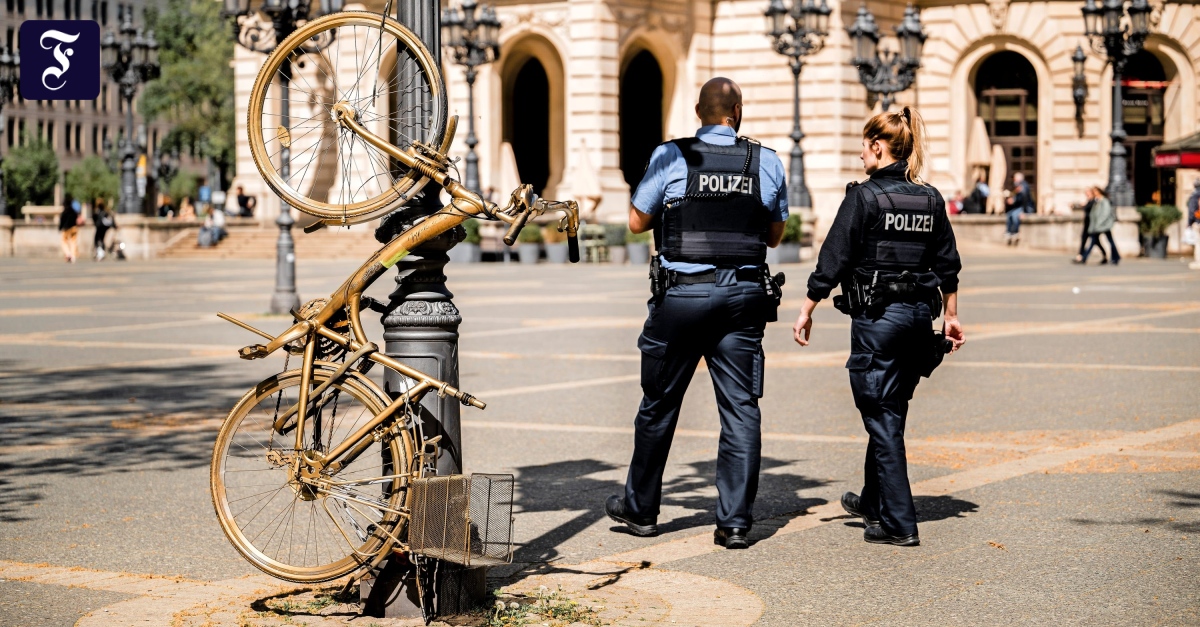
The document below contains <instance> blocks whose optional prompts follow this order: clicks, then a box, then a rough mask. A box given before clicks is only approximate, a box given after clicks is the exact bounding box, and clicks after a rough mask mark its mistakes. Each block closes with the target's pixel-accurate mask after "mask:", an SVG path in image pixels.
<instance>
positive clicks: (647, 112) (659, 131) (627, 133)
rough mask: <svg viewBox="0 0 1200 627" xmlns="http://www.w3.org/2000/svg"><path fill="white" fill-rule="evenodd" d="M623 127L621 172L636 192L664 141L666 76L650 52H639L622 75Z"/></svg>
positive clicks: (621, 112)
mask: <svg viewBox="0 0 1200 627" xmlns="http://www.w3.org/2000/svg"><path fill="white" fill-rule="evenodd" d="M620 124H621V172H622V173H624V175H625V182H626V183H629V188H630V191H633V190H634V189H636V188H637V185H638V183H640V182H642V177H643V176H644V175H645V174H646V164H647V162H649V160H650V154H651V153H653V152H654V148H655V147H656V146H658V145H659V144H661V143H662V141H663V73H662V68H660V67H659V65H658V60H657V59H655V58H654V55H653V54H651V53H650V51H648V50H643V51H641V52H639V53H637V55H636V56H634V57H633V59H631V60H630V61H629V65H627V66H626V67H625V72H624V73H623V74H621V102H620Z"/></svg>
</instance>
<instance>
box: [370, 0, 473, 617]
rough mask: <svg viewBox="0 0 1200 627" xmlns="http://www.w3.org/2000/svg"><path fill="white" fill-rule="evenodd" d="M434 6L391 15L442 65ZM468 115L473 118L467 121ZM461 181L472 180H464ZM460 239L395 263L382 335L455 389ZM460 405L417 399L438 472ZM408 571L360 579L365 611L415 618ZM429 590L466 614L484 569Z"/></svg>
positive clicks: (392, 223)
mask: <svg viewBox="0 0 1200 627" xmlns="http://www.w3.org/2000/svg"><path fill="white" fill-rule="evenodd" d="M438 9H439V4H438V1H437V0H420V1H415V0H414V1H406V2H400V3H398V6H397V8H396V19H397V20H399V21H400V23H401V24H404V25H405V26H407V27H409V28H410V29H412V31H413V32H414V33H415V34H416V35H417V37H419V38H420V39H421V41H422V42H423V43H424V44H425V46H426V47H427V48H428V49H429V51H430V52H431V53H432V54H433V56H434V59H435V60H437V62H438V65H439V66H440V65H441V45H440V23H439V22H440V20H439V10H438ZM400 71H401V72H404V73H405V74H408V73H410V72H414V71H415V70H414V68H413V65H412V64H403V67H402V68H401V70H400ZM412 78H414V77H412V76H407V75H402V76H401V77H400V81H399V83H398V84H400V85H408V84H412V81H411V79H412ZM402 96H403V97H402V98H401V99H400V106H401V107H403V108H404V110H406V111H412V112H413V113H414V114H413V115H409V116H406V117H407V119H409V120H412V121H413V122H410V124H419V123H420V122H419V121H420V120H422V119H423V118H424V117H425V115H424V113H425V112H426V111H428V107H430V106H431V103H429V102H427V101H426V100H425V98H426V97H425V96H424V95H423V94H415V93H412V92H407V93H405V94H402ZM473 119H474V116H473V115H472V124H473ZM405 133H406V134H407V135H408V136H409V137H420V136H422V133H420V132H419V129H414V128H412V127H409V128H407V129H405ZM469 136H470V135H469ZM468 167H469V166H468ZM468 172H469V170H468ZM469 176H470V175H469V174H468V177H469ZM467 185H468V186H470V185H471V183H470V178H468V183H467ZM476 186H478V182H477V181H476ZM440 191H441V188H440V187H438V186H436V185H433V184H429V185H426V186H425V188H424V190H423V191H422V192H421V195H420V197H419V198H417V199H416V200H414V201H413V202H411V203H409V204H408V205H407V206H405V207H404V208H402V209H400V210H399V211H397V212H396V213H394V214H392V215H391V216H388V218H387V219H386V220H385V221H384V223H383V225H381V227H380V229H379V231H377V232H376V237H377V238H379V239H383V240H385V241H386V240H387V239H390V237H391V236H392V234H394V233H396V232H398V231H399V230H403V229H405V228H408V227H409V226H410V225H412V223H413V222H414V221H415V220H418V219H420V218H423V217H424V216H427V215H429V214H431V213H434V212H436V211H437V210H439V209H441V201H440V200H438V194H439V192H440ZM465 237H466V232H465V231H464V230H463V229H462V228H461V227H456V228H454V229H452V230H451V231H449V232H447V233H444V234H442V235H440V236H438V237H436V238H434V239H432V240H430V241H428V242H425V243H424V244H422V245H420V246H419V247H417V248H416V249H415V250H413V251H412V253H411V254H409V255H408V256H407V257H405V258H404V260H403V261H401V262H400V263H398V264H396V269H397V271H398V272H397V276H396V290H395V291H393V292H392V293H391V299H390V302H389V309H388V311H387V313H386V314H384V315H383V338H384V340H385V341H386V345H385V350H386V352H387V354H388V355H389V356H391V357H394V358H396V359H398V360H400V361H401V362H403V363H405V364H407V365H409V366H412V367H414V368H416V369H418V370H420V371H422V372H425V373H428V374H430V375H432V376H434V377H437V378H438V379H441V380H443V381H446V382H448V383H449V384H450V385H453V386H455V387H457V386H458V326H459V324H460V323H461V322H462V316H460V315H459V312H458V308H457V307H455V306H454V302H453V301H452V300H451V299H452V298H453V296H454V295H453V294H451V293H450V290H449V289H447V287H446V275H445V274H444V273H443V272H444V270H445V267H446V263H447V262H448V261H449V260H450V259H449V257H447V256H446V251H447V250H449V249H450V248H451V247H453V246H454V245H455V244H457V243H458V242H461V241H462V240H463V239H464V238H465ZM407 383H408V382H407V381H406V380H404V379H403V377H401V376H400V375H399V374H398V373H396V372H394V371H391V370H389V371H387V372H386V373H385V375H384V389H385V390H387V391H388V393H389V394H392V395H398V394H400V393H401V392H402V391H403V390H404V389H406V387H407ZM459 408H460V405H459V403H458V401H456V400H454V399H452V398H450V397H445V398H440V397H439V396H438V395H436V394H427V395H425V398H424V399H422V401H421V420H422V424H423V427H424V430H425V434H426V435H427V436H428V437H433V436H435V435H440V436H442V440H441V444H440V446H441V449H440V455H439V457H438V460H437V471H438V474H440V475H449V474H457V473H460V472H462V430H461V425H460V422H459ZM411 575H412V571H411V570H408V569H407V567H406V566H405V565H403V563H402V562H399V561H397V560H390V559H389V560H387V561H386V562H385V563H384V566H383V569H382V571H381V572H380V573H378V574H377V577H376V578H375V579H374V580H373V581H372V580H364V583H363V585H362V586H361V587H360V590H359V594H360V596H361V598H362V599H363V601H364V603H365V604H366V605H365V608H364V612H370V613H371V614H372V615H375V616H384V617H404V616H420V608H419V607H416V606H415V604H414V600H415V594H412V582H413V580H412V579H411ZM399 586H406V587H407V588H408V590H407V592H408V594H404V593H395V592H394V591H395V590H396V589H397V587H399ZM435 588H436V594H435V598H436V599H437V610H438V612H439V613H441V614H451V613H455V612H458V611H465V610H466V609H468V606H469V605H471V604H474V603H477V602H479V601H480V600H482V599H483V597H484V596H485V594H486V578H485V570H484V569H482V568H472V569H467V568H462V567H456V566H455V565H454V564H450V563H443V564H442V565H441V567H440V568H439V570H438V581H437V582H436V584H435ZM460 605H461V607H460Z"/></svg>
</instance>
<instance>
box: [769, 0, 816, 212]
mask: <svg viewBox="0 0 1200 627" xmlns="http://www.w3.org/2000/svg"><path fill="white" fill-rule="evenodd" d="M791 2H792V6H791V9H788V8H786V7H785V6H784V5H783V0H771V4H770V5H769V6H767V10H766V12H765V13H764V15H765V16H766V18H767V35H768V36H769V37H771V40H772V44H773V46H774V48H775V52H778V53H779V54H782V55H783V56H785V57H788V58H790V59H791V67H792V83H793V86H792V87H793V89H792V105H793V107H792V142H793V144H794V145H793V146H792V163H791V168H790V171H789V173H788V179H789V180H788V205H790V206H792V207H802V208H811V207H812V198H811V197H810V196H809V195H808V185H806V184H805V182H804V150H803V149H802V148H800V140H802V139H804V132H803V131H801V130H800V70H802V69H804V57H807V56H808V55H811V54H816V53H817V52H820V50H821V48H824V47H825V36H826V35H828V34H829V15H830V14H831V13H833V10H832V9H830V8H829V4H828V3H827V2H826V0H821V4H819V5H818V4H817V3H816V0H791Z"/></svg>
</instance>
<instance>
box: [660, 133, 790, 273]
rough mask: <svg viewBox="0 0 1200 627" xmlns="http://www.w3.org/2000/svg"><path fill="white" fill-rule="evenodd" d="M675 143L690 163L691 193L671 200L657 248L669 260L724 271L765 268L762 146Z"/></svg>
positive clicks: (694, 141)
mask: <svg viewBox="0 0 1200 627" xmlns="http://www.w3.org/2000/svg"><path fill="white" fill-rule="evenodd" d="M672 142H673V143H674V144H675V145H676V146H677V147H678V148H679V151H680V152H681V153H683V158H684V160H685V161H686V162H687V167H688V171H687V192H686V193H685V195H684V196H681V197H679V198H672V199H668V200H667V202H666V208H665V209H664V210H663V213H662V218H661V219H660V220H657V221H656V223H655V226H654V243H655V246H656V247H657V248H658V251H659V252H660V253H661V254H662V256H663V257H666V258H667V259H669V260H671V261H684V262H688V263H706V264H711V265H714V266H721V267H735V266H749V265H761V264H763V263H764V262H765V261H766V257H767V239H766V236H767V230H768V227H769V226H770V222H771V214H770V211H768V210H767V208H766V207H765V206H763V203H762V192H761V190H760V189H759V183H760V182H759V176H758V171H759V170H758V163H759V156H760V154H761V152H762V147H761V146H759V145H758V144H756V143H753V142H750V141H748V140H745V139H738V141H737V143H735V144H733V145H732V146H717V145H714V144H709V143H706V142H703V141H700V140H699V139H696V138H694V137H691V138H686V139H676V140H672Z"/></svg>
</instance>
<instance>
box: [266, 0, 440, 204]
mask: <svg viewBox="0 0 1200 627" xmlns="http://www.w3.org/2000/svg"><path fill="white" fill-rule="evenodd" d="M338 103H346V104H349V105H350V106H351V107H353V108H354V110H355V113H356V114H357V119H358V120H359V121H360V123H362V124H363V126H365V127H366V128H367V129H368V130H370V131H371V132H373V133H375V134H376V135H378V136H380V137H382V138H384V139H386V140H388V141H390V142H391V143H393V144H395V145H396V146H399V147H400V148H402V149H403V148H407V147H408V146H409V145H411V144H412V143H413V142H414V141H419V142H422V143H425V144H430V145H433V146H434V147H440V146H441V143H442V141H443V139H444V136H445V133H446V109H447V105H446V90H445V87H444V85H443V82H442V76H441V72H440V70H439V68H438V66H437V64H436V63H435V62H434V59H433V57H432V56H431V55H430V54H429V51H428V50H426V49H425V47H424V46H423V45H422V44H421V42H420V40H419V39H418V38H417V37H416V35H414V34H413V33H412V31H409V30H408V29H407V28H405V27H404V26H402V25H400V23H399V22H397V21H395V20H394V19H391V18H384V17H383V16H381V15H380V14H378V13H369V12H366V11H343V12H339V13H333V14H330V15H327V16H325V17H321V18H318V19H315V20H313V21H311V22H309V23H307V24H305V25H304V26H302V27H300V28H299V29H297V30H296V32H295V33H293V34H292V35H291V36H290V37H288V38H287V39H285V40H283V42H282V43H280V44H279V46H278V47H276V49H275V50H274V51H273V52H271V54H270V55H269V56H268V57H267V59H266V61H265V62H264V63H263V66H262V69H261V70H259V73H258V78H257V79H256V80H255V81H254V87H253V88H252V90H251V93H250V101H249V105H248V109H249V117H248V120H247V124H246V130H247V137H248V139H249V144H250V154H251V156H252V157H253V158H254V164H255V166H257V167H258V170H259V172H260V173H261V174H262V176H263V178H264V179H265V180H266V182H267V185H269V186H270V187H271V189H272V190H274V191H275V193H277V194H278V195H279V196H280V197H281V198H282V199H283V200H284V201H285V202H287V203H288V204H290V205H291V206H293V207H295V208H297V209H299V210H300V211H303V212H305V213H308V214H310V215H313V216H317V217H320V218H324V219H327V220H334V219H336V220H339V221H342V222H344V223H346V224H353V223H357V222H364V221H367V220H371V219H373V218H376V217H379V216H381V215H383V214H386V213H388V212H390V211H392V210H394V209H396V208H397V207H399V206H401V205H403V204H404V203H406V202H408V200H410V199H411V198H412V197H413V195H414V194H416V193H417V192H418V191H420V189H421V188H422V187H423V186H424V185H425V183H426V182H428V179H426V178H425V177H423V176H422V175H421V174H420V173H419V172H416V171H413V170H410V169H409V168H407V167H406V166H404V165H403V164H400V163H399V162H397V161H395V160H393V159H391V157H389V156H388V155H386V154H385V153H383V152H382V151H380V150H378V149H376V148H374V147H373V146H370V145H369V144H367V143H366V142H364V141H362V139H361V138H359V137H358V136H357V135H356V134H354V133H353V132H351V131H350V130H348V129H346V128H344V127H342V126H341V125H339V124H338V123H337V121H336V120H335V118H334V115H333V111H332V109H333V106H334V105H335V104H338Z"/></svg>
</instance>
